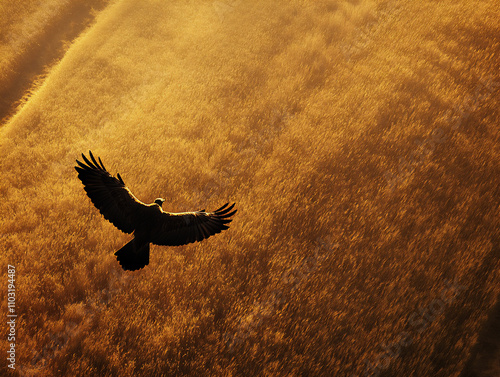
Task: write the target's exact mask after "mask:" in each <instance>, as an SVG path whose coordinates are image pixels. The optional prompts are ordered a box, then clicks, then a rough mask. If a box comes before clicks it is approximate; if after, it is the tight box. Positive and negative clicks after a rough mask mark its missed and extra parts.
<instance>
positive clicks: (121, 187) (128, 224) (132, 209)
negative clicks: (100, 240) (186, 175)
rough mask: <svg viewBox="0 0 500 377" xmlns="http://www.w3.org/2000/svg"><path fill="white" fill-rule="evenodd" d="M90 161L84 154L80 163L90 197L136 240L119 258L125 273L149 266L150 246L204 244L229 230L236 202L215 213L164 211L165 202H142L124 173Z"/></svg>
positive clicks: (82, 178)
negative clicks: (204, 241)
mask: <svg viewBox="0 0 500 377" xmlns="http://www.w3.org/2000/svg"><path fill="white" fill-rule="evenodd" d="M89 155H90V159H89V158H88V157H86V156H85V155H84V154H83V153H82V158H83V161H84V162H80V161H78V160H76V162H77V164H78V166H75V169H76V171H77V172H78V178H80V180H81V181H82V183H83V185H84V187H85V191H86V192H87V195H88V197H89V198H90V200H91V201H92V203H94V205H95V206H96V207H97V209H98V210H99V212H101V214H102V215H103V216H104V218H105V219H106V220H108V221H110V222H111V223H112V224H113V225H114V226H116V227H117V228H118V229H120V230H121V231H122V232H125V233H134V238H133V239H132V240H131V241H130V242H128V243H127V244H125V246H123V247H122V248H121V249H120V250H118V251H117V252H116V253H115V255H116V259H118V262H119V263H120V265H121V266H122V268H123V269H124V270H129V271H135V270H139V269H141V268H143V267H144V266H147V265H148V264H149V244H150V243H153V244H155V245H166V246H178V245H186V244H188V243H191V242H195V241H202V240H204V239H205V238H208V237H210V236H212V235H214V234H217V233H220V232H221V231H223V230H225V229H228V228H229V226H228V225H226V224H229V223H230V222H231V221H232V219H230V217H231V216H233V215H234V214H235V213H236V210H233V207H234V203H233V204H232V205H229V203H226V204H224V205H223V206H222V207H220V208H219V209H216V210H215V211H213V212H205V210H201V211H196V212H181V213H170V212H165V211H163V209H162V204H163V202H164V201H165V199H162V198H158V199H156V200H155V201H154V203H151V204H145V203H143V202H141V201H140V200H138V199H137V198H136V197H135V196H134V195H133V194H132V192H131V191H130V190H129V189H128V187H127V186H125V183H124V182H123V179H122V177H120V174H117V176H116V177H113V176H112V175H111V174H109V173H108V171H107V170H106V168H105V167H104V165H103V163H102V161H101V159H100V158H99V157H98V160H96V159H95V158H94V156H93V155H92V152H91V151H89Z"/></svg>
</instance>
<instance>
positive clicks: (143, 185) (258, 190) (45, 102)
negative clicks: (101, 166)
mask: <svg viewBox="0 0 500 377" xmlns="http://www.w3.org/2000/svg"><path fill="white" fill-rule="evenodd" d="M499 16H500V11H499V9H498V7H497V6H496V3H495V2H494V1H469V2H466V1H459V2H456V1H454V2H452V1H442V2H428V1H425V2H418V3H416V2H406V1H368V0H362V1H339V0H334V1H326V0H322V1H316V2H312V1H311V2H305V1H299V0H295V1H289V2H273V3H269V2H264V1H256V2H253V3H252V5H248V4H247V2H244V1H235V2H227V3H222V2H215V3H214V2H212V1H194V0H192V1H182V2H181V1H171V2H167V3H164V2H160V1H153V0H150V1H141V2H133V1H125V0H122V1H118V2H116V3H114V4H112V5H110V6H108V7H107V8H106V9H105V10H104V11H102V12H101V13H100V14H99V15H98V16H97V20H96V23H95V25H94V26H93V27H92V28H91V29H89V30H88V31H87V32H86V33H85V34H84V35H82V36H81V37H80V38H78V39H77V40H76V42H75V43H73V44H72V45H71V46H70V48H69V49H68V51H67V52H66V54H65V55H64V58H63V59H62V61H61V62H60V63H59V64H58V65H57V66H55V67H54V68H53V69H52V70H51V71H50V74H49V75H48V77H47V79H46V80H45V81H44V83H43V85H41V86H40V87H38V89H37V90H36V91H35V92H34V94H33V95H32V96H31V98H30V99H29V101H27V103H26V104H25V105H24V106H23V108H22V109H20V110H19V111H18V112H17V113H16V115H15V116H14V117H13V119H11V120H10V122H9V123H8V124H6V125H5V126H3V127H2V128H1V129H0V172H1V176H2V179H1V181H0V196H1V205H0V230H1V237H0V249H1V250H5V252H3V253H2V254H1V256H0V261H1V263H0V265H1V266H7V264H12V265H15V266H16V269H17V279H18V280H17V284H18V286H17V292H18V295H17V309H18V312H19V313H20V318H19V323H18V328H17V331H18V334H19V336H18V340H17V343H16V350H17V357H18V359H17V361H16V366H17V368H18V369H17V370H16V371H15V372H14V373H11V374H12V375H36V376H59V375H64V376H68V375H82V376H84V375H85V376H88V375H96V376H115V375H116V376H129V375H130V376H132V375H134V376H156V375H158V376H160V375H165V376H183V375H186V376H187V375H192V376H198V375H223V376H254V375H255V376H258V375H269V376H285V375H286V376H306V375H308V376H349V377H350V376H358V375H359V376H367V375H377V374H378V375H380V376H433V377H434V376H443V377H445V376H446V377H449V376H458V375H459V374H460V372H461V370H463V368H464V366H465V364H466V361H467V358H468V356H469V353H470V352H471V349H472V347H473V345H474V344H475V341H476V339H477V334H478V333H479V331H480V328H481V325H482V324H483V323H484V322H485V321H486V319H487V318H486V316H487V315H486V314H487V313H488V310H489V309H490V308H492V307H493V305H494V303H495V299H496V296H497V295H498V294H499V290H498V278H499V270H500V269H499V267H500V264H499V257H500V246H499V241H500V237H499V230H498V229H499V225H500V221H499V216H498V215H499V213H498V211H499V198H500V188H499V185H498V182H497V181H498V178H497V177H499V176H500V166H499V161H500V150H499V145H500V144H499V131H498V124H499V109H500V106H499V96H498V94H499V88H500V85H499V83H500V77H499V74H498V72H499V68H500V67H499V60H498V54H499V52H500V51H499V39H498V19H499ZM2 74H4V72H2ZM7 75H8V73H7ZM88 149H92V151H93V152H95V154H96V155H99V156H101V158H102V159H103V162H104V163H105V164H106V166H107V167H108V169H109V170H111V171H112V172H113V173H116V172H117V171H118V172H120V174H121V175H122V177H123V179H124V180H125V183H127V185H128V186H129V187H130V188H131V190H132V191H133V192H134V193H135V194H136V196H138V197H139V198H140V199H141V200H143V201H152V200H154V198H156V197H158V196H162V197H165V198H166V199H167V201H166V202H165V204H164V206H163V207H164V208H165V209H167V210H171V211H184V210H190V209H200V208H205V207H206V208H207V209H215V208H216V207H217V206H218V205H220V204H222V203H223V202H225V201H228V200H234V201H236V202H237V206H238V209H239V211H238V213H237V215H236V218H235V220H234V221H233V223H232V226H231V228H230V230H228V231H227V232H224V233H223V234H221V235H218V236H216V237H213V238H211V239H209V240H207V241H204V242H202V243H199V244H196V245H189V246H185V247H178V248H166V247H153V248H152V257H151V262H150V265H149V266H148V267H147V268H145V269H144V270H141V271H139V272H134V273H126V272H124V271H122V270H121V269H120V267H119V265H118V263H117V262H116V260H115V259H114V256H113V251H114V250H116V249H117V248H119V247H120V246H121V245H122V244H123V243H125V242H126V241H127V240H128V237H127V236H126V235H123V234H121V233H120V232H119V231H118V230H116V229H115V228H114V227H113V226H112V225H110V224H109V223H107V222H106V221H105V220H104V219H103V218H102V217H100V215H99V214H98V212H97V211H96V209H95V208H94V207H93V206H92V204H91V203H90V201H89V200H88V198H87V197H86V196H85V192H84V191H83V189H82V185H81V183H80V182H79V181H78V179H77V178H76V172H75V171H74V170H73V167H72V166H73V165H74V160H75V159H76V158H77V157H78V156H79V154H80V153H81V152H84V151H87V150H88ZM2 268H3V271H6V270H7V269H6V267H5V268H4V267H2ZM5 281H6V279H5ZM450 285H451V286H452V288H450V287H449V286H450ZM1 310H2V313H5V312H6V303H5V302H3V301H2V307H1ZM415 313H416V314H415ZM3 343H4V345H5V346H6V343H7V342H6V341H5V340H4V341H3ZM398 344H399V346H398ZM385 346H387V347H389V350H388V351H387V348H385ZM384 353H385V356H384ZM369 365H372V368H378V369H377V371H376V372H375V371H374V370H372V372H369V369H370V366H369ZM492 365H493V364H492ZM370 373H371V374H370Z"/></svg>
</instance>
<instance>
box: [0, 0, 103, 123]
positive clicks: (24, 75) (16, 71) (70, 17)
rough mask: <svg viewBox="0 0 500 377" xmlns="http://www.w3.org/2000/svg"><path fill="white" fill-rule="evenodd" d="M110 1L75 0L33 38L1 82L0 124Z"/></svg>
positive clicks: (26, 96) (8, 117)
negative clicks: (10, 71) (9, 73)
mask: <svg viewBox="0 0 500 377" xmlns="http://www.w3.org/2000/svg"><path fill="white" fill-rule="evenodd" d="M109 2H110V0H92V1H74V2H72V3H70V4H68V6H67V7H66V8H65V9H64V10H63V11H61V12H59V13H58V14H55V15H54V17H53V19H52V20H51V21H50V22H49V23H48V24H47V25H46V26H45V28H44V30H43V32H42V34H41V37H40V38H38V39H37V40H33V41H31V43H30V45H29V46H28V48H26V49H25V51H24V52H23V53H22V54H20V55H19V56H18V57H17V59H16V61H15V62H14V63H13V65H14V67H12V68H13V69H12V71H13V73H12V74H11V75H10V76H9V77H8V78H7V79H6V80H4V81H3V82H0V126H1V125H3V124H5V123H6V122H7V121H8V119H10V117H12V116H13V115H14V114H15V112H16V110H17V108H18V107H19V106H20V105H22V103H23V102H24V101H25V100H26V99H27V98H28V97H29V93H30V92H31V90H33V89H34V88H36V87H37V86H38V85H40V83H41V82H42V81H43V80H44V79H45V76H46V75H47V73H48V72H49V70H50V68H51V67H52V66H53V65H54V64H55V63H57V62H58V61H59V60H60V59H61V58H62V57H63V56H64V53H65V52H66V48H67V47H68V46H69V45H70V44H71V42H72V41H73V40H74V39H75V38H76V37H78V35H80V34H81V33H82V32H83V31H84V30H85V28H87V27H88V26H89V25H90V24H92V22H93V21H94V18H95V14H96V13H95V12H93V10H94V11H100V10H102V9H104V8H105V7H106V6H107V5H108V4H109Z"/></svg>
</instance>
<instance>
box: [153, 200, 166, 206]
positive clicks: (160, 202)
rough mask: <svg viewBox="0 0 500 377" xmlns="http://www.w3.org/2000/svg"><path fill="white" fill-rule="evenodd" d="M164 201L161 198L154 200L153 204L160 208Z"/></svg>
mask: <svg viewBox="0 0 500 377" xmlns="http://www.w3.org/2000/svg"><path fill="white" fill-rule="evenodd" d="M164 201H165V199H163V198H156V199H155V203H156V204H158V205H159V206H160V207H161V205H162V204H163V202H164Z"/></svg>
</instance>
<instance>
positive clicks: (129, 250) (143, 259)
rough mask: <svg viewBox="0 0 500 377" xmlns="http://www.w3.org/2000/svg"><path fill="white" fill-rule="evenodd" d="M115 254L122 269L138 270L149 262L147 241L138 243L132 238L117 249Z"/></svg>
mask: <svg viewBox="0 0 500 377" xmlns="http://www.w3.org/2000/svg"><path fill="white" fill-rule="evenodd" d="M115 255H116V259H117V260H118V262H119V263H120V265H121V266H122V268H123V269H124V270H126V271H135V270H140V269H141V268H143V267H145V266H147V265H148V264H149V242H148V243H145V244H139V245H138V244H137V241H136V239H135V238H134V239H133V240H132V241H130V242H129V243H127V244H126V245H124V246H123V247H122V248H121V249H120V250H118V251H117V252H116V253H115Z"/></svg>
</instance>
